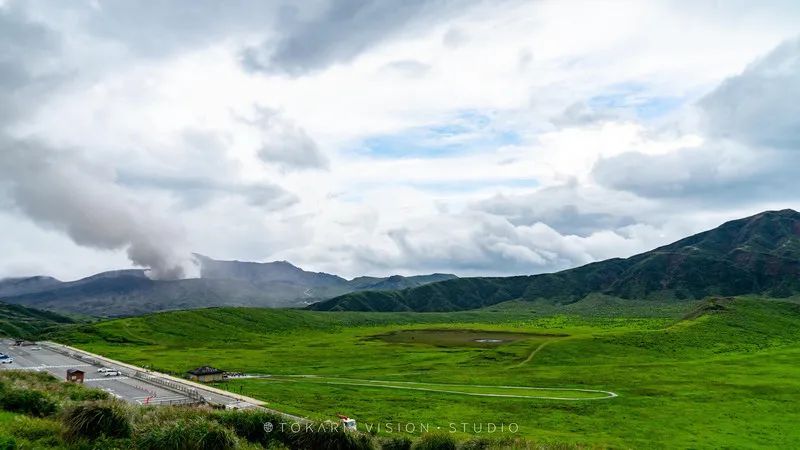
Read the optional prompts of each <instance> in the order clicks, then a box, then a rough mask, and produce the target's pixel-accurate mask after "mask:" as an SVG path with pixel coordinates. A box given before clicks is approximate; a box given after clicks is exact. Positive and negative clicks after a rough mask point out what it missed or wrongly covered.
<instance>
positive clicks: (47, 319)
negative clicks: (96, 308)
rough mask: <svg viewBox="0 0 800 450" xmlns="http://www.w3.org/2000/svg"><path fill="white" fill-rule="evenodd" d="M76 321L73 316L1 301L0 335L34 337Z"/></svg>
mask: <svg viewBox="0 0 800 450" xmlns="http://www.w3.org/2000/svg"><path fill="white" fill-rule="evenodd" d="M71 323H75V321H74V320H73V319H72V318H69V317H65V316H62V315H60V314H56V313H53V312H49V311H39V310H36V309H31V308H26V307H24V306H20V305H9V304H7V303H0V336H9V337H17V338H25V339H27V338H33V337H35V336H38V335H39V334H41V333H42V332H44V331H46V330H48V329H51V328H54V327H57V326H59V325H66V324H71Z"/></svg>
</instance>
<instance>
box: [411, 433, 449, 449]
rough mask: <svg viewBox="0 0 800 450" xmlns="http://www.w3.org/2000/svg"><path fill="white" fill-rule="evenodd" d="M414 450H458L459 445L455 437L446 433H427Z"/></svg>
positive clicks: (415, 445)
mask: <svg viewBox="0 0 800 450" xmlns="http://www.w3.org/2000/svg"><path fill="white" fill-rule="evenodd" d="M412 448H413V449H414V450H456V448H457V443H456V440H455V438H453V436H450V435H449V434H444V433H427V434H423V435H422V437H420V438H419V440H418V441H417V442H416V443H415V444H414V447H412Z"/></svg>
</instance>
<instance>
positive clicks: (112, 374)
mask: <svg viewBox="0 0 800 450" xmlns="http://www.w3.org/2000/svg"><path fill="white" fill-rule="evenodd" d="M120 375H122V372H120V371H119V370H114V369H108V370H107V371H105V373H103V376H106V377H118V376H120Z"/></svg>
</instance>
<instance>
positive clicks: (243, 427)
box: [210, 410, 289, 447]
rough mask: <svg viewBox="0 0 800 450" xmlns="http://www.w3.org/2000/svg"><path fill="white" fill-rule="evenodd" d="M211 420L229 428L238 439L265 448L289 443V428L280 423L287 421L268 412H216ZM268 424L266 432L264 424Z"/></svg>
mask: <svg viewBox="0 0 800 450" xmlns="http://www.w3.org/2000/svg"><path fill="white" fill-rule="evenodd" d="M210 417H211V419H213V420H215V421H217V422H219V423H221V424H223V425H225V426H227V427H229V428H231V429H232V430H233V431H234V432H235V433H236V434H237V435H238V436H239V437H241V438H244V439H246V440H248V441H250V442H254V443H258V444H261V445H263V446H265V447H268V446H269V445H272V444H275V443H282V444H287V443H289V428H288V425H287V426H286V427H281V423H288V422H289V421H288V420H287V419H286V418H284V417H283V416H280V415H278V414H273V413H270V412H268V411H263V410H255V411H217V412H214V413H213V414H211V416H210ZM266 423H269V424H270V426H271V429H270V430H269V431H266V430H265V429H264V424H266Z"/></svg>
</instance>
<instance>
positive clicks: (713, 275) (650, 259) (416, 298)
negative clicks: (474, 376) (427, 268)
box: [309, 209, 800, 311]
mask: <svg viewBox="0 0 800 450" xmlns="http://www.w3.org/2000/svg"><path fill="white" fill-rule="evenodd" d="M590 293H600V294H606V295H612V296H616V297H621V298H627V299H631V298H639V299H653V298H659V299H692V298H695V299H699V298H704V297H707V296H710V295H724V296H731V295H743V294H759V295H765V296H772V297H786V296H789V295H792V294H796V293H800V213H798V212H797V211H794V210H790V209H786V210H782V211H767V212H763V213H761V214H757V215H755V216H752V217H747V218H744V219H739V220H734V221H730V222H727V223H725V224H723V225H721V226H719V227H717V228H715V229H713V230H709V231H706V232H703V233H699V234H696V235H694V236H690V237H688V238H685V239H682V240H680V241H677V242H675V243H673V244H670V245H666V246H664V247H659V248H657V249H654V250H652V251H649V252H646V253H642V254H640V255H636V256H632V257H630V258H627V259H620V258H615V259H609V260H606V261H601V262H597V263H592V264H588V265H585V266H582V267H578V268H575V269H569V270H564V271H561V272H557V273H551V274H541V275H532V276H521V277H508V278H461V279H454V280H447V281H442V282H439V283H432V284H428V285H424V286H421V287H417V288H412V289H405V290H401V291H395V292H369V291H367V292H358V293H352V294H347V295H343V296H340V297H336V298H333V299H331V300H327V301H323V302H320V303H316V304H314V305H311V306H310V307H309V308H310V309H315V310H323V311H341V310H351V311H457V310H464V309H473V308H480V307H484V306H488V305H493V304H496V303H500V302H504V301H508V300H517V299H521V300H530V301H534V300H539V301H546V302H548V303H572V302H575V301H578V300H580V299H581V298H583V297H585V296H586V295H588V294H590Z"/></svg>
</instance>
